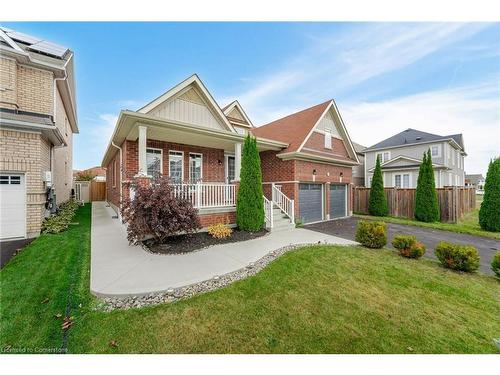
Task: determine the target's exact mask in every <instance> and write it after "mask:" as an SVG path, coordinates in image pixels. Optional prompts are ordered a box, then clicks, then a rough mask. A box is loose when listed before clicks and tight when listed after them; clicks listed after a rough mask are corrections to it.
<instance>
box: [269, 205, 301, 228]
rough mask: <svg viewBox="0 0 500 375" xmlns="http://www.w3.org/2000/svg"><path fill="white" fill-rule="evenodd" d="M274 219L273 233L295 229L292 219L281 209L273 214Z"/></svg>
mask: <svg viewBox="0 0 500 375" xmlns="http://www.w3.org/2000/svg"><path fill="white" fill-rule="evenodd" d="M273 219H274V222H273V227H272V228H271V231H277V230H283V229H291V228H295V224H293V223H292V222H291V221H290V218H289V217H288V216H286V215H284V214H283V213H282V212H281V211H280V210H279V209H278V212H276V211H275V212H273Z"/></svg>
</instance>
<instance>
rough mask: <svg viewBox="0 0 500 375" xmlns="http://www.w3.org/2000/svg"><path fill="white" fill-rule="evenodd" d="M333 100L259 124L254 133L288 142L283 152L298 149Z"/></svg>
mask: <svg viewBox="0 0 500 375" xmlns="http://www.w3.org/2000/svg"><path fill="white" fill-rule="evenodd" d="M331 102H332V101H331V100H328V101H327V102H324V103H321V104H318V105H315V106H313V107H311V108H307V109H304V110H302V111H300V112H297V113H293V114H291V115H288V116H286V117H283V118H280V119H278V120H275V121H273V122H270V123H269V124H266V125H262V126H259V127H257V128H254V129H252V133H253V135H255V136H257V137H261V138H268V139H274V140H277V141H281V142H286V143H288V147H287V148H286V149H284V150H283V151H281V153H285V152H294V151H298V149H299V147H300V145H301V144H302V142H303V141H304V139H305V138H306V137H307V135H308V134H309V132H310V131H311V130H312V128H313V127H314V125H315V124H316V123H317V122H318V120H319V119H320V117H321V115H322V114H323V113H324V112H325V110H326V109H327V107H328V106H329V105H330V103H331Z"/></svg>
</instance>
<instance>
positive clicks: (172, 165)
mask: <svg viewBox="0 0 500 375" xmlns="http://www.w3.org/2000/svg"><path fill="white" fill-rule="evenodd" d="M183 156H184V153H183V152H182V151H170V152H169V154H168V173H169V174H168V176H169V177H170V180H171V181H172V182H173V183H174V184H180V183H182V177H183V175H184V168H183V165H182V159H183Z"/></svg>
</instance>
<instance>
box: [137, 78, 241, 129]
mask: <svg viewBox="0 0 500 375" xmlns="http://www.w3.org/2000/svg"><path fill="white" fill-rule="evenodd" d="M189 86H192V87H195V88H197V89H198V92H199V93H200V95H201V97H202V99H203V100H204V101H205V102H206V103H207V104H208V106H209V107H210V109H211V110H212V111H213V114H214V115H215V116H216V117H217V118H218V119H219V120H220V121H221V123H222V124H223V125H224V127H226V128H227V129H228V130H230V131H232V132H235V130H234V128H233V126H232V125H231V123H230V122H229V120H228V119H227V117H226V115H225V114H224V113H223V112H222V110H221V108H220V107H219V105H218V104H217V102H216V101H215V99H214V98H213V97H212V95H211V94H210V92H209V91H208V89H207V88H206V86H205V85H204V84H203V82H202V81H201V79H200V77H198V75H197V74H193V75H192V76H190V77H189V78H187V79H185V80H184V81H182V82H181V83H179V84H178V85H176V86H174V87H172V88H171V89H170V90H168V91H166V92H165V93H163V94H162V95H160V96H159V97H157V98H156V99H154V100H152V101H151V102H149V103H148V104H146V105H145V106H144V107H142V108H140V109H139V110H137V112H138V113H144V114H146V113H149V112H150V111H152V110H153V109H155V108H156V107H158V106H159V105H160V104H162V103H165V102H166V101H168V100H169V99H171V98H173V97H175V96H176V95H178V94H181V93H182V92H183V90H185V89H187V88H188V87H189Z"/></svg>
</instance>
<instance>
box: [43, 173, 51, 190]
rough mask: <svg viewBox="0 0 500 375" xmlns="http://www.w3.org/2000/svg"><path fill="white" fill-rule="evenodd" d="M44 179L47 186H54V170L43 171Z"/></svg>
mask: <svg viewBox="0 0 500 375" xmlns="http://www.w3.org/2000/svg"><path fill="white" fill-rule="evenodd" d="M42 180H43V182H45V185H46V186H47V187H51V186H52V171H45V172H43V175H42Z"/></svg>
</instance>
